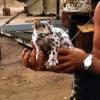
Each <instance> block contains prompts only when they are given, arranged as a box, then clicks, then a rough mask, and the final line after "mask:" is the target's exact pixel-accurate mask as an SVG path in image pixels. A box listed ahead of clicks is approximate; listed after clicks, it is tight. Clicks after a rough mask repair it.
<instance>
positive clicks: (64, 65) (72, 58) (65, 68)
mask: <svg viewBox="0 0 100 100" xmlns="http://www.w3.org/2000/svg"><path fill="white" fill-rule="evenodd" d="M86 56H87V53H86V52H85V51H83V50H81V49H78V48H59V49H58V61H59V64H58V65H56V66H55V67H54V69H53V70H54V71H56V72H66V73H73V72H75V71H79V70H82V68H83V60H84V59H85V58H86Z"/></svg>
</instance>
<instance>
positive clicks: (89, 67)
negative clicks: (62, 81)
mask: <svg viewBox="0 0 100 100" xmlns="http://www.w3.org/2000/svg"><path fill="white" fill-rule="evenodd" d="M93 20H94V37H93V50H92V52H91V54H87V53H86V52H85V51H84V50H82V49H78V48H58V61H59V64H57V65H56V66H54V68H53V69H52V71H54V72H64V73H74V74H75V84H76V86H75V91H76V94H75V98H76V100H100V43H99V40H100V2H99V3H98V4H97V6H96V8H95V12H94V17H93ZM33 48H34V46H33ZM35 55H36V52H35V49H33V51H32V53H31V54H30V53H29V52H28V50H27V49H24V50H23V51H22V60H23V63H24V65H25V66H26V67H30V68H32V69H35V70H45V68H43V65H44V62H45V55H44V52H42V51H41V53H40V56H39V58H38V59H37V61H36V58H35Z"/></svg>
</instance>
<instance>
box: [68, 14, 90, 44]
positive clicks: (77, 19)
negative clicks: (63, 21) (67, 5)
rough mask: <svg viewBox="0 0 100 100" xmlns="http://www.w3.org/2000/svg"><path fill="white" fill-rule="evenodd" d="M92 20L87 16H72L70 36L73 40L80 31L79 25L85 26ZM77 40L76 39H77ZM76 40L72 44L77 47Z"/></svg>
mask: <svg viewBox="0 0 100 100" xmlns="http://www.w3.org/2000/svg"><path fill="white" fill-rule="evenodd" d="M89 20H90V16H89V15H86V14H73V15H71V16H70V26H69V36H70V38H71V39H72V38H73V37H74V36H75V35H76V33H77V32H78V31H79V30H78V28H77V25H84V24H86V23H87V22H88V21H89ZM75 39H76V38H75ZM75 39H74V40H73V41H72V43H73V44H74V45H75Z"/></svg>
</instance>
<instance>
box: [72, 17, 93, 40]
mask: <svg viewBox="0 0 100 100" xmlns="http://www.w3.org/2000/svg"><path fill="white" fill-rule="evenodd" d="M92 19H93V17H92V18H91V19H90V20H89V21H88V22H87V23H86V24H85V25H88V24H89V23H90V22H91V21H92ZM85 25H84V26H85ZM84 26H83V27H84ZM80 33H81V30H79V31H78V32H77V33H76V34H75V35H74V36H73V37H72V38H71V41H73V40H74V39H75V38H76V37H77V36H78V35H79V34H80Z"/></svg>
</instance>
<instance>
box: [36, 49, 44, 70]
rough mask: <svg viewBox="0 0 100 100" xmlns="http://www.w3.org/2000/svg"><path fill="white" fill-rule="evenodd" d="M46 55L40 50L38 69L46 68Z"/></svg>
mask: <svg viewBox="0 0 100 100" xmlns="http://www.w3.org/2000/svg"><path fill="white" fill-rule="evenodd" d="M45 61H46V59H45V55H44V52H42V51H40V54H39V58H38V60H37V66H38V67H37V70H44V69H45V68H44V67H45Z"/></svg>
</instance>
